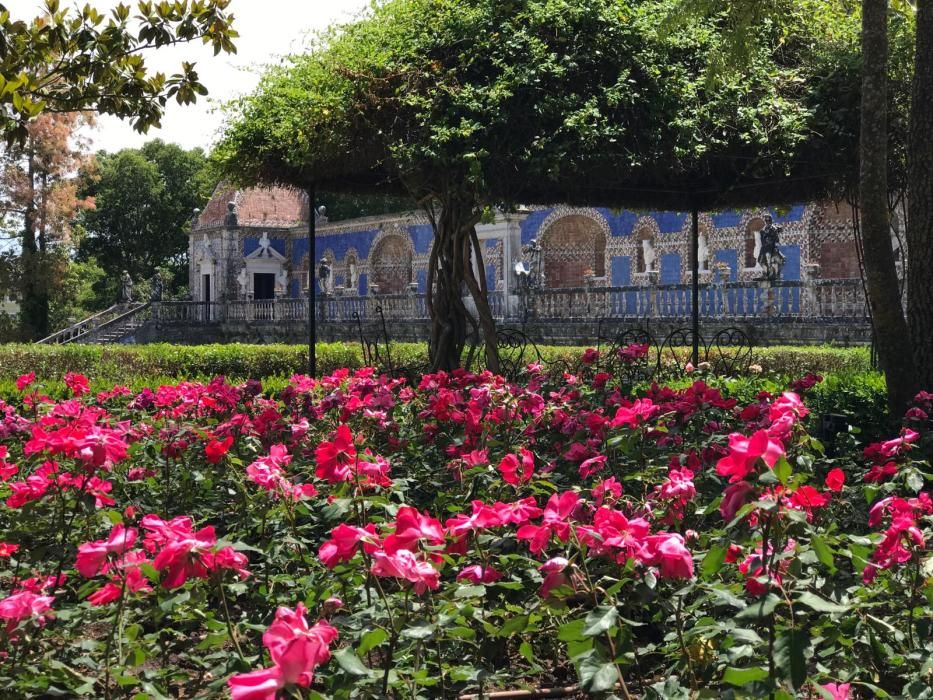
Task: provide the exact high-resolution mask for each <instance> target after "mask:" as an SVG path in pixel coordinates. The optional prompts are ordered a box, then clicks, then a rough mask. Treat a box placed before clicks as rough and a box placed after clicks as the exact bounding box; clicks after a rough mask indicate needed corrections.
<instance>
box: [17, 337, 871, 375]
mask: <svg viewBox="0 0 933 700" xmlns="http://www.w3.org/2000/svg"><path fill="white" fill-rule="evenodd" d="M540 350H541V354H542V356H543V358H544V360H545V362H549V361H553V360H557V359H560V360H569V361H573V360H575V359H576V358H578V357H579V355H580V353H581V352H582V351H583V348H573V347H542V348H540ZM317 356H318V370H319V372H325V373H326V372H330V371H332V370H334V369H337V368H339V367H351V368H354V367H359V366H361V364H362V362H363V359H362V353H361V352H360V346H359V345H358V344H355V343H321V344H319V345H318V351H317ZM307 358H308V355H307V348H306V347H305V346H301V345H237V344H233V345H167V344H153V345H53V346H46V345H24V344H9V345H2V346H0V378H6V379H9V378H15V377H17V376H19V375H20V374H25V373H26V372H35V373H36V374H37V375H38V376H39V377H42V378H45V379H53V378H57V377H61V376H62V375H63V374H64V373H65V372H83V373H85V374H87V375H89V376H93V377H94V378H96V379H112V380H114V381H122V382H128V381H130V380H131V379H133V378H140V377H153V376H165V377H179V378H181V377H212V376H215V375H221V374H222V375H225V376H228V377H237V378H244V377H256V378H262V377H272V376H279V377H282V376H289V375H292V374H295V373H299V372H306V371H307V362H308V359H307ZM392 358H393V362H394V363H395V364H396V365H409V364H421V363H423V362H424V361H425V360H426V359H427V348H426V346H425V345H423V344H420V343H393V345H392ZM752 362H753V363H754V364H757V365H759V366H760V367H761V368H762V371H763V372H764V373H765V374H775V375H790V376H802V375H804V374H806V373H807V372H816V373H820V374H831V373H833V374H835V373H859V372H869V371H870V370H871V366H870V362H869V354H868V350H867V349H865V348H834V347H791V346H787V347H764V348H756V349H755V350H754V352H753V355H752Z"/></svg>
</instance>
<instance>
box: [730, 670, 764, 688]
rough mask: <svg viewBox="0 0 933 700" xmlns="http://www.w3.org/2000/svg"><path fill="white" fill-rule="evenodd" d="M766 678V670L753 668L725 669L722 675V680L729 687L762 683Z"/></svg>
mask: <svg viewBox="0 0 933 700" xmlns="http://www.w3.org/2000/svg"><path fill="white" fill-rule="evenodd" d="M767 677H768V669H766V668H761V667H753V668H732V667H730V668H727V669H726V672H725V673H724V674H723V677H722V680H723V682H724V683H728V684H729V685H735V686H741V685H745V684H746V683H753V682H755V681H762V680H764V679H765V678H767Z"/></svg>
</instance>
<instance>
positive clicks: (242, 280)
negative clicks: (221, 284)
mask: <svg viewBox="0 0 933 700" xmlns="http://www.w3.org/2000/svg"><path fill="white" fill-rule="evenodd" d="M236 281H237V284H238V285H240V296H242V297H243V298H244V299H245V298H246V293H247V292H248V291H249V289H248V285H249V273H247V272H246V268H245V267H243V268H240V274H238V275H237V276H236Z"/></svg>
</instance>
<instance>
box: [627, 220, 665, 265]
mask: <svg viewBox="0 0 933 700" xmlns="http://www.w3.org/2000/svg"><path fill="white" fill-rule="evenodd" d="M660 233H661V230H660V228H659V227H658V222H657V220H655V218H654V217H653V216H643V217H641V218H640V219H639V220H638V221H636V222H635V227H634V228H633V229H632V238H633V239H634V241H635V272H637V273H642V274H644V273H646V272H648V271H649V270H657V265H658V263H657V255H656V254H655V241H657V239H658V236H659V235H660ZM643 241H647V242H648V243H647V245H646V244H645V243H643ZM652 256H654V257H653V259H652Z"/></svg>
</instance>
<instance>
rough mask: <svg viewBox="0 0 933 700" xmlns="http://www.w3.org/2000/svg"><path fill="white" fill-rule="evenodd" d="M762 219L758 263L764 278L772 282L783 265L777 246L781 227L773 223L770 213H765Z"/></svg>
mask: <svg viewBox="0 0 933 700" xmlns="http://www.w3.org/2000/svg"><path fill="white" fill-rule="evenodd" d="M764 219H765V225H764V228H762V229H761V231H760V232H759V235H760V236H761V251H760V252H759V253H758V264H759V265H760V266H761V268H762V269H763V270H764V273H765V278H766V279H768V280H770V281H772V282H773V281H775V280H777V279H778V278H779V277H780V276H781V268H783V267H784V261H785V258H784V254H783V253H782V252H781V251H780V249H779V248H778V243H779V242H780V240H781V231H782V230H783V229H782V227H780V226H775V225H774V219H772V218H771V215H770V214H765V217H764Z"/></svg>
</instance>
